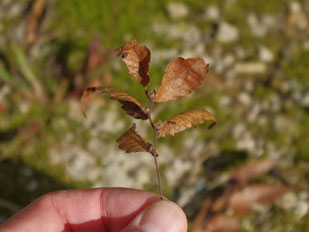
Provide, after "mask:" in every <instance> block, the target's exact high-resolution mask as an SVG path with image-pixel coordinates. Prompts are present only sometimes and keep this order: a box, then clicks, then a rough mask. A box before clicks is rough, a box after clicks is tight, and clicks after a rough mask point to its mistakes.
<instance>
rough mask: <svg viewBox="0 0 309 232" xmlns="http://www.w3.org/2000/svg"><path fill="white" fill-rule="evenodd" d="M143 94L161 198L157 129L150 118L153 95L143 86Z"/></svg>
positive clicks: (161, 196)
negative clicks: (151, 134) (147, 105)
mask: <svg viewBox="0 0 309 232" xmlns="http://www.w3.org/2000/svg"><path fill="white" fill-rule="evenodd" d="M145 94H146V96H147V98H148V100H149V112H148V119H149V122H150V124H151V127H152V129H153V131H154V151H153V152H152V153H151V154H152V156H153V160H154V163H155V167H156V172H157V179H158V186H159V192H160V198H161V200H162V199H163V195H162V187H161V177H160V171H159V165H158V161H157V157H158V156H159V155H158V153H157V140H158V130H157V128H156V127H155V126H154V124H153V121H152V118H151V113H152V106H153V100H154V99H153V97H151V96H150V95H149V92H148V90H147V89H146V88H145Z"/></svg>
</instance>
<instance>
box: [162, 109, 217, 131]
mask: <svg viewBox="0 0 309 232" xmlns="http://www.w3.org/2000/svg"><path fill="white" fill-rule="evenodd" d="M205 120H206V121H209V120H210V121H213V123H212V124H211V125H209V126H208V127H207V128H208V129H209V128H212V127H213V126H214V125H215V124H216V119H215V117H214V116H213V115H212V114H211V113H209V112H208V111H206V110H189V111H186V112H183V113H181V114H177V115H175V116H174V117H172V118H170V119H168V120H167V121H165V122H163V124H162V126H161V129H160V130H159V131H158V137H164V136H166V135H174V134H175V133H178V132H181V131H183V130H185V129H188V128H191V127H192V126H197V125H199V124H202V123H204V122H205Z"/></svg>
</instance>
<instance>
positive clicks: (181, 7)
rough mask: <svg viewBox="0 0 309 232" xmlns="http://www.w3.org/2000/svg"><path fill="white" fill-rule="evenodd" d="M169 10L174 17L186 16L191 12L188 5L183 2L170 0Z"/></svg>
mask: <svg viewBox="0 0 309 232" xmlns="http://www.w3.org/2000/svg"><path fill="white" fill-rule="evenodd" d="M167 11H168V13H169V15H170V16H171V18H172V19H180V18H184V17H186V16H187V15H188V14H189V9H188V7H187V6H186V5H185V4H184V3H181V2H169V3H168V4H167Z"/></svg>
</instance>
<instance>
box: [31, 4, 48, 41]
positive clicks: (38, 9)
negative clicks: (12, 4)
mask: <svg viewBox="0 0 309 232" xmlns="http://www.w3.org/2000/svg"><path fill="white" fill-rule="evenodd" d="M45 6H46V0H35V1H34V2H33V4H32V7H31V10H30V14H29V18H28V23H27V29H26V42H27V44H28V45H32V44H33V43H34V42H35V41H36V39H37V32H38V27H39V20H40V18H41V16H42V15H43V12H44V8H45Z"/></svg>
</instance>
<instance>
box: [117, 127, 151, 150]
mask: <svg viewBox="0 0 309 232" xmlns="http://www.w3.org/2000/svg"><path fill="white" fill-rule="evenodd" d="M135 129H136V125H135V124H133V125H132V126H131V128H130V129H129V130H128V131H127V132H126V133H124V134H123V135H121V137H120V138H119V139H117V142H118V143H119V148H120V149H122V150H124V151H125V152H127V153H131V152H150V151H152V145H151V143H149V142H147V141H146V139H144V138H143V137H141V136H140V135H138V134H137V133H136V132H135Z"/></svg>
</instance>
